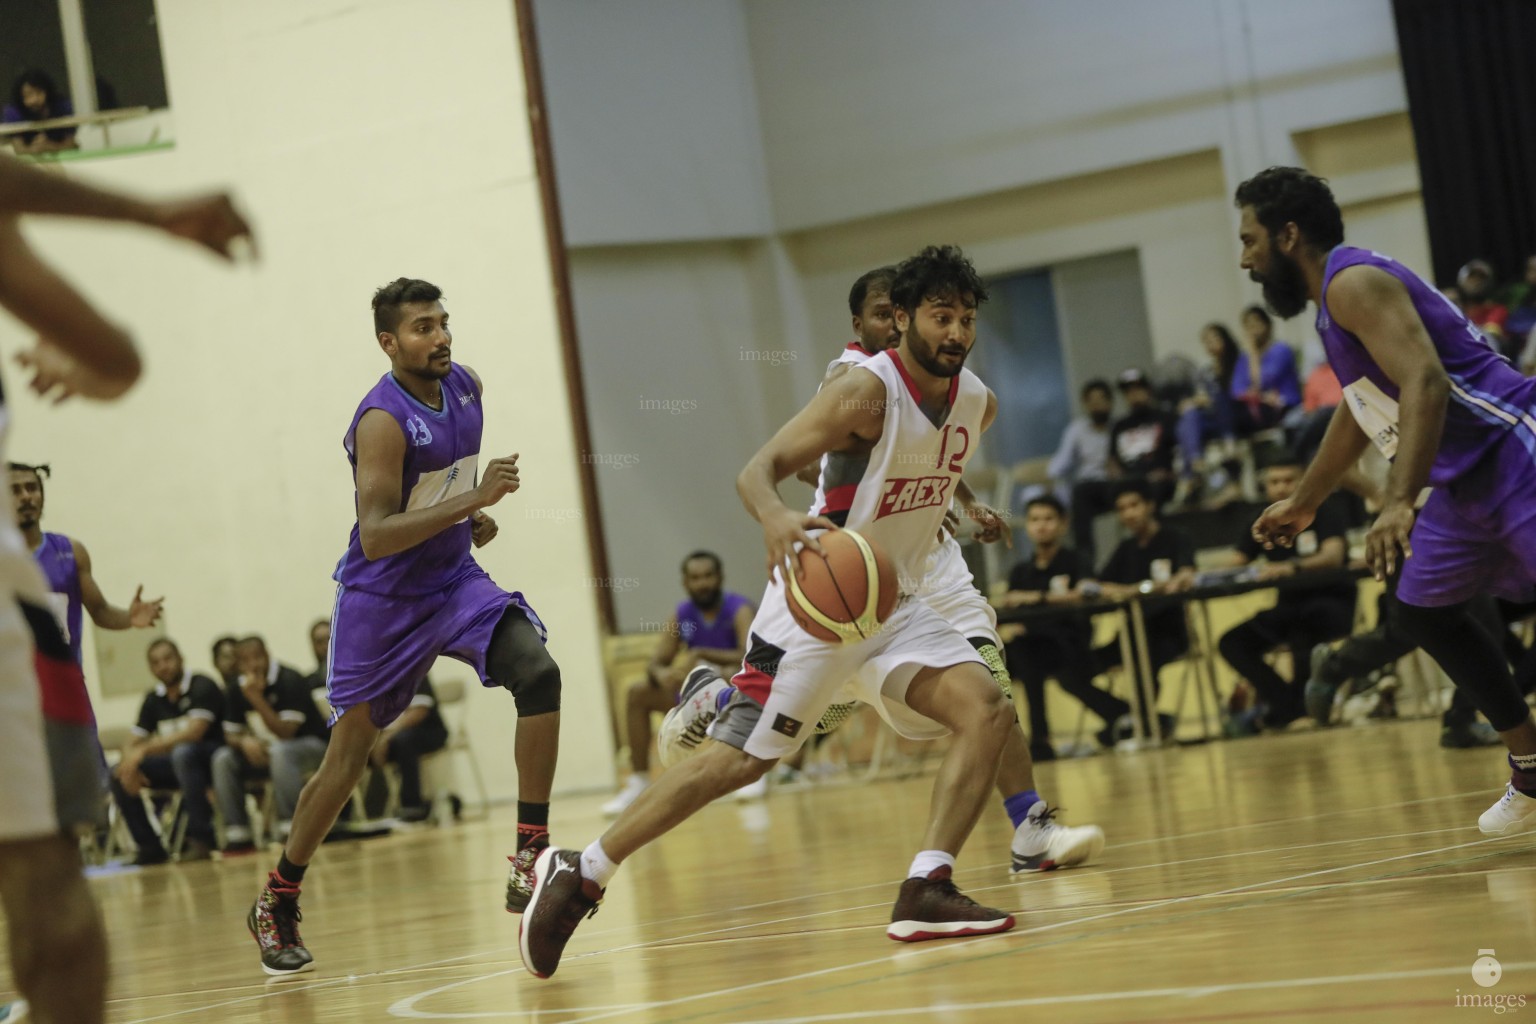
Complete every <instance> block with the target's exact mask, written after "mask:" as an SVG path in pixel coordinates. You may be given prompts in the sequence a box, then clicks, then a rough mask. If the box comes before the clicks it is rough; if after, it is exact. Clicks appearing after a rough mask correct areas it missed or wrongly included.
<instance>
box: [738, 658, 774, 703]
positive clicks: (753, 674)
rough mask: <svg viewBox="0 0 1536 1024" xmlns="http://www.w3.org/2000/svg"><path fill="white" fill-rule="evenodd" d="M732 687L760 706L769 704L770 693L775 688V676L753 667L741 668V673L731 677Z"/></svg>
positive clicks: (744, 666) (745, 666)
mask: <svg viewBox="0 0 1536 1024" xmlns="http://www.w3.org/2000/svg"><path fill="white" fill-rule="evenodd" d="M731 685H732V686H734V687H736V689H738V690H740V691H741V692H742V693H744V694H746V695H747V696H748V697H751V698H752V699H753V700H755V701H757V702H758V703H759V704H767V703H768V691H769V690H771V689H772V688H773V676H770V675H769V674H768V673H766V672H764V671H763V670H762V669H757V668H753V667H752V666H751V665H743V666H741V671H740V672H737V673H736V674H735V675H734V676H732V677H731Z"/></svg>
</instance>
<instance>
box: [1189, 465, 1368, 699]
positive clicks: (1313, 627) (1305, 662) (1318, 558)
mask: <svg viewBox="0 0 1536 1024" xmlns="http://www.w3.org/2000/svg"><path fill="white" fill-rule="evenodd" d="M1302 469H1303V467H1302V464H1301V460H1300V459H1298V458H1296V457H1295V456H1294V455H1292V454H1290V453H1284V452H1282V453H1279V454H1278V455H1276V456H1274V457H1273V459H1272V460H1271V461H1270V463H1269V464H1268V465H1267V466H1266V467H1265V468H1264V494H1265V497H1266V499H1267V500H1268V501H1270V502H1271V503H1273V502H1276V501H1284V500H1285V499H1286V498H1289V497H1290V496H1291V495H1292V494H1293V493H1295V491H1296V484H1297V483H1298V482H1300V480H1301V474H1302ZM1343 501H1344V499H1343V498H1342V497H1341V496H1340V495H1337V494H1335V495H1333V496H1331V497H1330V498H1328V500H1327V501H1325V502H1323V504H1322V505H1321V506H1319V507H1318V510H1317V518H1316V519H1314V520H1313V521H1312V526H1311V527H1310V528H1309V529H1308V530H1307V531H1306V532H1304V533H1301V534H1299V535H1297V537H1296V542H1295V543H1294V544H1293V545H1292V546H1291V547H1276V548H1273V549H1271V550H1268V551H1266V550H1265V549H1264V548H1263V547H1262V546H1261V545H1260V544H1259V542H1258V541H1256V540H1254V539H1253V537H1252V535H1251V534H1249V533H1248V532H1247V531H1244V534H1243V537H1242V539H1241V540H1240V541H1238V543H1237V551H1236V552H1235V554H1234V555H1233V556H1232V562H1231V564H1234V565H1247V564H1249V563H1250V562H1252V561H1253V560H1254V559H1256V558H1259V557H1263V558H1264V559H1265V562H1266V565H1265V566H1264V568H1263V569H1262V570H1260V573H1259V576H1260V578H1261V579H1279V578H1281V577H1285V576H1294V575H1296V574H1297V573H1301V572H1307V571H1310V570H1317V569H1342V568H1343V567H1344V564H1345V562H1346V561H1347V559H1348V557H1349V541H1348V540H1347V539H1346V537H1345V534H1346V533H1347V532H1348V522H1349V520H1348V518H1347V516H1348V513H1347V511H1346V509H1345V508H1344V505H1343ZM1355 590H1356V588H1355V584H1354V582H1353V581H1343V582H1340V581H1335V582H1332V583H1323V584H1320V585H1318V586H1310V587H1301V586H1295V587H1287V588H1285V589H1282V590H1281V591H1280V592H1279V595H1278V596H1277V597H1276V599H1275V606H1274V607H1273V608H1271V609H1269V610H1267V611H1262V612H1259V614H1257V615H1255V616H1254V617H1253V618H1251V619H1249V620H1248V621H1247V622H1244V623H1242V624H1241V625H1239V626H1235V627H1233V628H1232V629H1230V630H1228V631H1227V632H1226V633H1225V634H1224V635H1223V636H1222V638H1221V641H1220V643H1219V644H1218V647H1219V648H1220V650H1221V655H1222V657H1224V658H1226V659H1227V662H1228V664H1230V665H1231V666H1232V667H1233V668H1235V669H1236V670H1237V672H1238V674H1239V675H1241V676H1242V677H1243V678H1244V679H1246V680H1248V682H1250V683H1252V684H1253V688H1254V690H1255V691H1256V692H1257V694H1258V698H1259V701H1260V702H1261V703H1262V704H1263V706H1264V709H1263V710H1262V711H1261V712H1260V715H1261V716H1262V723H1263V726H1264V727H1265V728H1267V729H1283V728H1285V727H1286V726H1287V725H1290V724H1291V723H1292V722H1294V721H1295V720H1296V719H1298V718H1301V717H1303V716H1304V715H1305V714H1306V705H1305V702H1304V700H1303V695H1304V693H1305V689H1306V685H1307V680H1308V678H1310V676H1311V674H1312V667H1311V660H1312V657H1311V656H1312V649H1313V648H1314V647H1316V646H1317V645H1318V644H1320V643H1323V642H1325V641H1328V640H1336V639H1338V638H1339V637H1341V636H1348V635H1349V630H1350V627H1351V626H1352V625H1354V620H1355ZM1281 646H1285V647H1289V648H1290V649H1291V663H1292V665H1293V669H1292V678H1291V680H1290V682H1287V681H1286V680H1285V679H1284V678H1282V677H1281V676H1280V674H1279V673H1278V672H1276V671H1275V670H1274V669H1273V668H1272V667H1271V666H1270V664H1269V663H1268V662H1267V661H1265V660H1264V655H1266V654H1268V653H1269V652H1270V651H1273V650H1274V649H1275V648H1277V647H1281Z"/></svg>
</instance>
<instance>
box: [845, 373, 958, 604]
mask: <svg viewBox="0 0 1536 1024" xmlns="http://www.w3.org/2000/svg"><path fill="white" fill-rule="evenodd" d="M857 368H861V369H864V370H867V371H869V372H870V373H873V374H874V375H875V376H877V377H879V378H880V380H881V381H882V382H883V383H884V384H885V393H886V399H887V400H886V404H885V424H884V428H883V429H882V431H881V434H880V440H879V441H878V442H877V443H876V444H875V446H874V448H873V449H872V450H871V451H870V453H869V457H868V462H867V464H866V466H865V469H864V472H863V474H862V475H861V476H860V478H859V480H858V481H857V484H856V485H855V484H852V483H850V484H847V485H845V488H851V491H850V490H847V489H845V490H844V494H843V498H844V500H845V501H846V506H845V507H846V509H847V518H846V521H845V524H844V525H845V526H846V527H847V528H848V529H850V530H858V531H859V532H860V533H862V534H863V535H864V536H866V537H869V538H870V539H872V540H874V541H875V542H876V543H878V544H879V545H880V546H881V547H883V548H884V549H885V552H886V554H887V555H889V556H890V558H891V561H892V562H893V563H894V564H895V568H896V573H897V576H898V579H899V586H900V589H901V592H902V593H903V594H911V593H913V592H914V591H915V590H916V589H917V586H918V584H919V583H920V582H921V581H922V579H923V577H924V575H925V573H926V571H927V568H928V557H929V555H930V554H931V553H932V552H933V550H934V547H935V540H936V539H937V537H938V534H939V530H940V529H942V527H943V524H944V511H945V510H946V509H947V508H949V503H950V499H951V498H952V497H953V496H954V492H955V485H956V484H957V483H958V482H959V480H960V476H961V474H962V473H964V471H965V466H966V463H968V462H969V461H970V459H971V456H972V455H974V454H975V453H976V447H977V444H978V443H979V442H980V440H981V424H982V420H983V418H984V417H985V416H986V413H987V388H986V385H984V384H982V382H981V378H979V377H977V376H976V375H975V374H974V373H972V372H971V371H970V370H965V369H962V370H961V371H960V374H959V376H957V377H955V378H954V379H953V380H952V381H951V384H950V400H949V412H948V415H947V416H946V417H945V419H944V422H943V423H941V424H940V425H939V426H934V425H933V421H931V420H930V419H929V418H928V417H927V415H925V414H924V412H923V410H922V408H921V407H920V406H919V404H918V396H917V388H916V385H915V384H914V383H913V382H912V381H911V379H910V378H909V377H908V376H907V372H906V368H905V367H904V366H903V365H902V363H901V358H900V356H898V355H897V353H896V351H895V350H887V351H886V352H884V353H882V354H881V355H878V356H874V357H870V358H867V359H865V360H864V361H863V362H861V363H859V364H858V367H857ZM830 458H831V455H830V454H829V455H827V456H824V457H823V458H822V479H823V480H825V479H826V478H827V475H828V474H827V467H828V460H829V459H830ZM822 498H823V496H822V495H821V494H820V493H819V489H818V500H819V501H820V500H821V499H822ZM839 504H841V502H840V503H839ZM817 507H818V508H824V507H825V504H824V502H823V503H821V504H818V506H817Z"/></svg>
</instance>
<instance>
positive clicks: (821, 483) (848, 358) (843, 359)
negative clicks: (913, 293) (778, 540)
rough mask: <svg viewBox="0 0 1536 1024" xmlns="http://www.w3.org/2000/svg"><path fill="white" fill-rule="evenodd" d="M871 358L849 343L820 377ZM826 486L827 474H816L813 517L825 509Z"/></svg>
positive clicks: (854, 343)
mask: <svg viewBox="0 0 1536 1024" xmlns="http://www.w3.org/2000/svg"><path fill="white" fill-rule="evenodd" d="M873 358H874V356H872V355H870V354H869V353H868V352H866V351H864V347H863V346H862V345H859V344H857V343H856V342H849V343H848V346H847V347H846V348H844V349H843V351H842V352H841V353H839V354H838V357H837V358H836V359H834V360H832V361H831V362H830V363H828V364H827V370H826V373H823V374H822V377H826V375H827V373H831V372H832V368H833V367H834V366H863V365H864V364H865V363H867V362H869V361H870V360H871V359H873ZM816 390H817V391H820V390H821V388H820V387H819V386H818V387H817V388H816ZM822 468H823V469H825V468H826V460H825V459H823V460H822ZM826 485H827V474H826V473H818V474H817V476H816V497H815V498H813V499H812V500H811V515H813V516H819V515H821V514H822V510H823V509H825V508H826V507H827V493H826V491H825V490H824V488H825V487H826Z"/></svg>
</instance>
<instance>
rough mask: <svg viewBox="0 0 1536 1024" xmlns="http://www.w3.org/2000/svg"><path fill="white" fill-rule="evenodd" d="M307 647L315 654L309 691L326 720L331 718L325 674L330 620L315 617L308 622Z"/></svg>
mask: <svg viewBox="0 0 1536 1024" xmlns="http://www.w3.org/2000/svg"><path fill="white" fill-rule="evenodd" d="M309 649H310V650H311V651H313V652H314V654H315V670H314V671H313V672H311V673H310V674H309V677H308V681H309V692H310V695H311V696H313V697H314V698H315V706H316V707H318V708H319V709H320V714H322V715H323V716H325V720H326V721H330V719H331V702H330V700H329V699H328V697H327V694H329V693H330V689H331V688H330V679H329V678H328V676H327V672H328V671H329V668H328V666H329V665H330V663H331V620H330V619H316V620H315V621H314V622H312V623H310V624H309Z"/></svg>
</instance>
